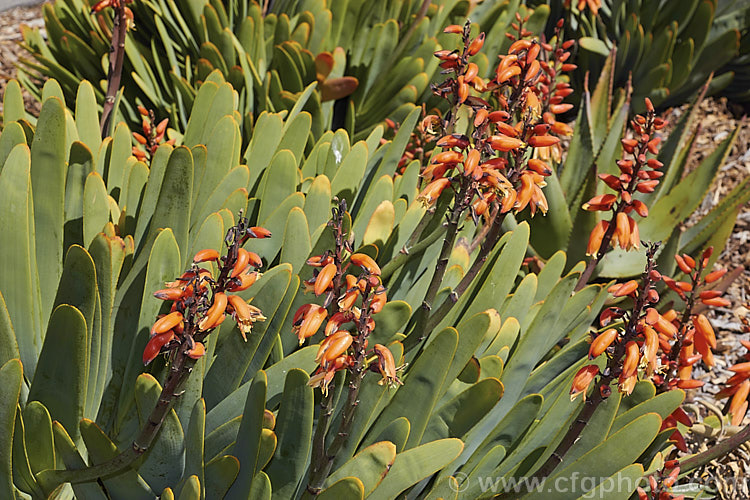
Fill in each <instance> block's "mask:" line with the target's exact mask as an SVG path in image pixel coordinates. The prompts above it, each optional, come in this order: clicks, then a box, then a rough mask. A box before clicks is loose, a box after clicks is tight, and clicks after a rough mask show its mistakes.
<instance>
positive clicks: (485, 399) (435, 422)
mask: <svg viewBox="0 0 750 500" xmlns="http://www.w3.org/2000/svg"><path fill="white" fill-rule="evenodd" d="M502 395H503V384H501V383H500V381H499V380H497V379H494V378H485V379H483V380H481V381H480V382H477V383H476V384H473V385H471V386H470V387H469V388H467V389H466V390H464V391H463V392H461V393H460V394H458V395H456V396H455V397H454V398H452V399H451V400H450V401H448V402H447V403H445V404H444V405H442V406H441V407H440V408H437V409H436V410H435V411H434V412H433V414H432V417H431V418H430V421H429V422H428V424H427V428H426V429H425V432H424V435H423V436H422V443H428V442H430V441H436V440H438V439H443V438H448V437H457V438H461V437H462V436H463V435H464V434H466V432H468V431H469V429H471V428H472V427H473V426H474V425H475V424H476V423H477V422H479V421H480V420H481V419H482V417H483V416H484V415H485V414H486V413H487V412H488V411H489V410H490V409H492V407H493V406H495V404H497V402H498V401H499V400H500V398H501V397H502Z"/></svg>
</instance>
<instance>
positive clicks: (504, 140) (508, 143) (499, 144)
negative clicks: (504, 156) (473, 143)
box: [489, 134, 524, 151]
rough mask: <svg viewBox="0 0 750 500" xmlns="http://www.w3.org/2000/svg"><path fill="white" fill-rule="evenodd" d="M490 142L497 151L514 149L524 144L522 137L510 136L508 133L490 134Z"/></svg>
mask: <svg viewBox="0 0 750 500" xmlns="http://www.w3.org/2000/svg"><path fill="white" fill-rule="evenodd" d="M489 143H490V146H491V147H492V149H494V150H496V151H512V150H514V149H518V148H520V147H521V146H523V144H524V142H523V141H522V140H521V139H516V138H515V137H508V136H507V135H503V134H499V135H493V136H490V138H489Z"/></svg>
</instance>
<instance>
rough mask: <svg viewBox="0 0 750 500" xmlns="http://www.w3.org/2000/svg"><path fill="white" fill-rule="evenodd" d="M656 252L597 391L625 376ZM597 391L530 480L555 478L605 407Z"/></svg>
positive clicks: (652, 250) (651, 253)
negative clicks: (628, 351) (624, 363)
mask: <svg viewBox="0 0 750 500" xmlns="http://www.w3.org/2000/svg"><path fill="white" fill-rule="evenodd" d="M657 248H658V244H655V245H651V246H650V247H649V249H648V252H647V258H648V260H647V264H646V270H645V272H644V273H643V284H642V285H641V287H640V288H639V290H638V296H637V298H636V299H635V304H634V305H633V310H632V312H631V315H630V319H629V320H628V323H627V326H626V327H625V332H624V334H623V336H622V339H621V340H620V341H619V342H618V343H617V344H616V346H615V350H614V352H613V353H612V356H611V357H610V358H609V359H608V360H607V368H606V369H605V370H604V372H603V373H605V374H606V375H602V377H601V379H600V380H599V382H598V383H597V386H598V387H606V388H608V387H609V385H610V384H611V383H612V381H613V380H615V378H616V377H618V376H619V375H620V373H621V372H622V360H623V358H624V357H625V353H626V345H627V343H628V342H630V341H631V340H634V339H635V337H636V336H637V335H638V329H637V327H638V323H639V321H640V319H641V313H642V311H643V309H644V308H645V307H646V304H647V303H648V291H649V289H650V288H651V287H652V285H653V282H652V279H651V271H652V270H653V269H654V260H653V257H654V255H655V253H656V249H657ZM598 387H595V388H594V390H593V393H592V395H591V398H590V399H589V400H587V401H586V402H585V403H584V405H583V408H581V411H580V412H579V413H578V415H577V416H576V419H575V420H574V421H573V423H572V424H571V425H570V428H569V429H568V432H567V433H566V434H565V436H563V439H562V441H560V444H558V445H557V447H556V448H555V451H554V452H552V455H550V456H549V458H547V460H546V461H545V462H544V464H542V466H541V467H540V468H539V470H537V471H536V472H535V473H534V475H533V476H532V477H531V478H530V480H531V481H534V480H540V479H544V478H546V477H549V475H550V474H552V472H553V471H554V470H555V468H556V467H557V466H558V465H560V463H561V462H562V460H563V457H565V454H566V453H567V452H568V451H569V450H570V448H571V447H572V446H573V444H574V443H575V442H576V441H577V440H578V437H579V436H580V435H581V432H583V429H584V428H585V427H586V424H588V422H589V420H590V419H591V417H592V416H593V414H594V411H596V408H597V407H598V406H599V405H600V404H601V403H602V401H604V400H605V399H606V398H605V397H604V396H603V395H602V391H601V390H599V389H598ZM501 498H502V497H501Z"/></svg>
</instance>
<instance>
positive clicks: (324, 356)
mask: <svg viewBox="0 0 750 500" xmlns="http://www.w3.org/2000/svg"><path fill="white" fill-rule="evenodd" d="M353 341H354V337H352V335H351V334H350V333H349V332H347V331H346V330H339V331H337V332H336V333H334V334H333V335H331V336H329V337H326V338H325V339H323V342H321V343H320V347H319V348H318V354H317V355H316V356H315V362H316V363H319V364H320V366H322V367H323V368H326V367H327V366H328V365H329V364H330V363H331V362H332V361H334V360H335V359H336V358H338V357H339V356H341V355H342V354H344V353H345V352H346V350H347V349H349V346H350V345H352V342H353Z"/></svg>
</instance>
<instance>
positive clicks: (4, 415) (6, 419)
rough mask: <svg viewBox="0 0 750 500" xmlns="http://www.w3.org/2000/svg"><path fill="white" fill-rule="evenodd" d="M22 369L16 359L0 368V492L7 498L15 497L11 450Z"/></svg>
mask: <svg viewBox="0 0 750 500" xmlns="http://www.w3.org/2000/svg"><path fill="white" fill-rule="evenodd" d="M21 382H23V368H22V366H21V362H20V361H19V360H17V359H11V360H10V361H8V362H6V363H5V364H3V366H2V368H0V396H2V397H0V429H2V432H0V440H1V442H2V446H0V469H1V470H2V474H0V491H2V492H3V495H5V496H7V498H13V497H14V496H15V488H14V487H13V472H12V461H11V450H12V449H13V425H14V422H15V419H16V408H17V406H18V397H19V396H20V394H21Z"/></svg>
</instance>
